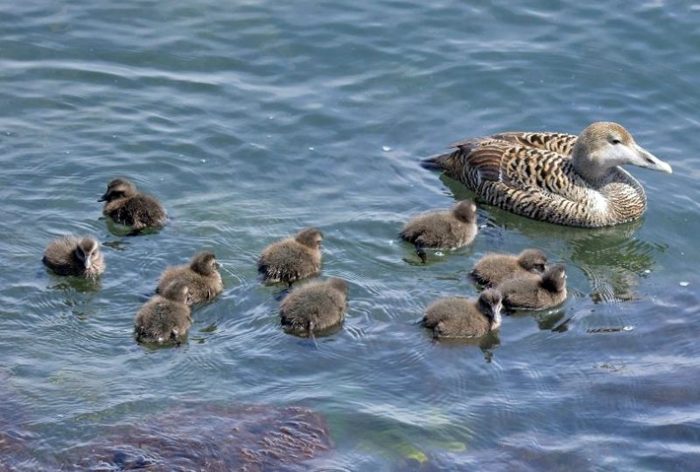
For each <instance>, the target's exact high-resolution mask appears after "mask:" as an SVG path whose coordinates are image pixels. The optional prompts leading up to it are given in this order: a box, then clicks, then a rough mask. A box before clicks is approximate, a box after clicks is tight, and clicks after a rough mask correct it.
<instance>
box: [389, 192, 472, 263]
mask: <svg viewBox="0 0 700 472" xmlns="http://www.w3.org/2000/svg"><path fill="white" fill-rule="evenodd" d="M476 233H477V226H476V205H474V203H473V202H471V201H470V200H463V201H461V202H459V203H457V204H456V205H455V206H454V207H453V208H452V209H451V210H447V211H431V212H428V213H423V214H422V215H418V216H415V217H413V218H411V219H410V220H409V221H408V223H406V225H405V226H404V228H403V230H402V231H401V233H400V236H401V239H403V240H404V241H408V242H409V243H412V244H413V245H414V246H415V247H416V253H417V254H418V256H419V257H420V258H421V261H423V262H424V263H425V261H426V255H425V250H424V248H434V249H456V248H458V247H462V246H466V245H467V244H469V243H471V242H472V241H473V240H474V237H475V236H476Z"/></svg>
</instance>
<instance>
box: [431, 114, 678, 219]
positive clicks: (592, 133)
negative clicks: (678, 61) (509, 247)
mask: <svg viewBox="0 0 700 472" xmlns="http://www.w3.org/2000/svg"><path fill="white" fill-rule="evenodd" d="M452 147H453V148H455V149H453V150H451V151H450V152H447V153H445V154H440V155H438V156H433V157H430V158H428V159H425V160H424V161H423V166H424V167H426V168H428V169H440V170H443V171H445V173H446V174H447V175H449V176H450V177H452V178H454V179H456V180H459V181H460V182H462V183H463V184H465V185H466V186H467V187H468V188H469V189H470V190H472V191H473V192H475V193H476V194H477V195H478V196H479V198H481V199H482V200H484V201H485V202H486V203H489V204H491V205H495V206H497V207H500V208H502V209H504V210H507V211H510V212H513V213H516V214H518V215H523V216H526V217H528V218H532V219H535V220H541V221H548V222H550V223H555V224H560V225H567V226H580V227H586V228H596V227H601V226H612V225H618V224H621V223H626V222H628V221H633V220H636V219H638V218H639V217H641V216H642V215H643V214H644V212H645V211H646V207H647V200H646V195H645V193H644V188H642V185H641V184H640V183H639V182H638V181H637V180H636V179H635V178H634V177H632V176H631V175H630V174H628V173H627V172H626V171H625V170H623V169H622V168H621V167H620V166H622V165H626V164H630V165H634V166H639V167H645V168H647V169H652V170H657V171H661V172H667V173H669V174H670V173H671V172H672V170H671V166H670V165H668V164H667V163H666V162H663V161H662V160H660V159H659V158H658V157H656V156H654V155H653V154H651V153H650V152H649V151H647V150H646V149H644V148H642V147H641V146H640V145H639V144H637V143H636V142H635V140H634V138H633V137H632V135H631V134H630V133H629V131H627V130H626V129H625V128H623V127H622V126H620V125H619V124H617V123H610V122H598V123H592V124H591V125H589V126H588V127H587V128H586V129H584V130H583V131H582V132H581V134H580V135H579V136H574V135H571V134H565V133H549V132H541V133H523V132H507V133H499V134H495V135H493V136H488V137H483V138H471V139H465V140H464V141H460V142H458V143H456V144H454V145H453V146H452Z"/></svg>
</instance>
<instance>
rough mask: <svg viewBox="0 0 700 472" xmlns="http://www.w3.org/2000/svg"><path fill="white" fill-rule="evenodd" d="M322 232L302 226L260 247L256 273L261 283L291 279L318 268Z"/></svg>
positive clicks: (303, 276)
mask: <svg viewBox="0 0 700 472" xmlns="http://www.w3.org/2000/svg"><path fill="white" fill-rule="evenodd" d="M322 241H323V233H321V231H319V230H318V229H316V228H305V229H303V230H301V231H299V232H298V233H297V234H296V235H295V236H294V237H292V238H287V239H283V240H282V241H278V242H276V243H272V244H270V245H269V246H267V247H266V248H265V249H263V251H262V254H261V255H260V258H259V259H258V272H260V273H261V274H262V276H263V279H264V281H265V282H268V283H276V282H285V283H287V284H288V285H290V286H291V285H292V284H293V283H294V282H296V281H297V280H300V279H304V278H306V277H310V276H312V275H316V274H318V273H319V272H320V271H321V242H322Z"/></svg>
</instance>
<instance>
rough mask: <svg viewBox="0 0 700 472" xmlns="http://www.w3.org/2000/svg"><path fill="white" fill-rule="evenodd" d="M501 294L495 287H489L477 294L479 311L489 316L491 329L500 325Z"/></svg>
mask: <svg viewBox="0 0 700 472" xmlns="http://www.w3.org/2000/svg"><path fill="white" fill-rule="evenodd" d="M502 302H503V296H502V295H501V292H499V291H498V290H496V289H493V288H489V289H486V290H484V291H483V292H481V295H479V311H481V312H482V313H483V314H484V315H486V316H487V317H488V318H489V321H490V322H491V329H496V328H498V327H499V326H500V325H501V307H502Z"/></svg>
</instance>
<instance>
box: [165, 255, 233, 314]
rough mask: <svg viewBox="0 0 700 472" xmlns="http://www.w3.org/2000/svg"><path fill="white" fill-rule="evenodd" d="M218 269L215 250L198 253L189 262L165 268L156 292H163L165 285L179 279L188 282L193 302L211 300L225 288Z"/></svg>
mask: <svg viewBox="0 0 700 472" xmlns="http://www.w3.org/2000/svg"><path fill="white" fill-rule="evenodd" d="M218 269H219V263H218V262H217V261H216V256H215V255H214V253H213V252H209V251H204V252H200V253H197V254H195V255H194V257H193V258H192V261H190V263H189V264H185V265H180V266H175V267H168V268H167V269H165V272H163V274H162V275H161V276H160V281H159V282H158V288H157V289H156V293H161V292H162V291H163V290H165V287H167V286H168V285H170V284H171V283H172V282H174V281H176V280H177V281H181V282H184V283H185V284H187V287H188V288H189V295H190V299H191V300H192V303H201V302H206V301H209V300H211V299H212V298H214V297H216V296H217V295H218V294H219V293H221V292H222V291H223V289H224V283H223V281H222V280H221V274H219V270H218Z"/></svg>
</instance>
